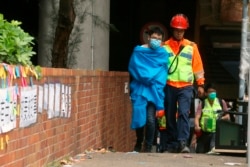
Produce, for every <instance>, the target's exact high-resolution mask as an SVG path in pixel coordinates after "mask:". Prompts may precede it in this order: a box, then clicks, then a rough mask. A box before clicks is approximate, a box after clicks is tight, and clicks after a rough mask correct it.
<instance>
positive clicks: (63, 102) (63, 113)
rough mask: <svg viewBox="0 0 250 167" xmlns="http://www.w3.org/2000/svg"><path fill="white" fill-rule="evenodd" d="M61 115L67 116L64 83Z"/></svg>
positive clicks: (63, 86)
mask: <svg viewBox="0 0 250 167" xmlns="http://www.w3.org/2000/svg"><path fill="white" fill-rule="evenodd" d="M61 88H62V89H61V112H60V113H61V117H67V107H66V95H65V93H66V92H65V85H63V84H62V87H61Z"/></svg>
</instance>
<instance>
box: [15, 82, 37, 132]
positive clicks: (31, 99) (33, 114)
mask: <svg viewBox="0 0 250 167" xmlns="http://www.w3.org/2000/svg"><path fill="white" fill-rule="evenodd" d="M36 121H37V85H33V86H31V87H21V95H20V125H19V126H20V127H27V126H29V125H31V124H33V123H35V122H36Z"/></svg>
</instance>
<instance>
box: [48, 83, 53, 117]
mask: <svg viewBox="0 0 250 167" xmlns="http://www.w3.org/2000/svg"><path fill="white" fill-rule="evenodd" d="M54 99H55V84H49V98H48V100H49V102H48V118H49V119H50V118H54V117H55V110H54V104H55V101H54Z"/></svg>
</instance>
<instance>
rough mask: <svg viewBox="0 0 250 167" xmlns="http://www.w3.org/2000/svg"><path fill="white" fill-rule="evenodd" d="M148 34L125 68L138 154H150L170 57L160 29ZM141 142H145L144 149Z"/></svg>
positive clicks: (162, 107) (162, 106)
mask: <svg viewBox="0 0 250 167" xmlns="http://www.w3.org/2000/svg"><path fill="white" fill-rule="evenodd" d="M147 34H148V43H146V44H143V45H140V46H139V45H138V46H136V47H135V48H134V50H133V53H132V55H131V58H130V61H129V66H128V71H129V74H130V76H131V82H130V97H131V101H132V107H133V111H132V121H131V128H132V129H134V130H136V137H137V140H136V144H135V146H134V151H137V152H141V151H144V152H151V151H152V145H153V141H154V137H155V129H156V127H155V125H156V115H157V114H156V111H159V112H160V111H161V110H164V91H163V89H164V87H165V84H166V80H167V69H168V67H167V64H168V57H169V54H168V53H167V52H166V50H165V49H164V48H163V47H162V40H163V37H164V33H163V31H162V30H161V29H160V28H159V27H152V28H151V29H150V30H149V31H148V33H147ZM163 112H164V111H163ZM144 128H145V133H144ZM144 139H145V141H144ZM143 142H145V149H144V150H143V149H142V143H143Z"/></svg>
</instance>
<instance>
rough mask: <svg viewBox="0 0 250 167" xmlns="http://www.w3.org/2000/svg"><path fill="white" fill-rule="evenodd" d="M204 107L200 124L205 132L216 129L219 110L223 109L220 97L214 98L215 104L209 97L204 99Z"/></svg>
mask: <svg viewBox="0 0 250 167" xmlns="http://www.w3.org/2000/svg"><path fill="white" fill-rule="evenodd" d="M203 103H205V104H204V108H203V109H202V114H201V119H200V126H201V129H202V131H204V132H215V131H216V120H217V118H218V113H217V111H218V110H222V107H221V105H220V102H219V99H218V98H216V99H214V103H213V106H211V105H210V103H209V101H208V99H205V100H204V102H203Z"/></svg>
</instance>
